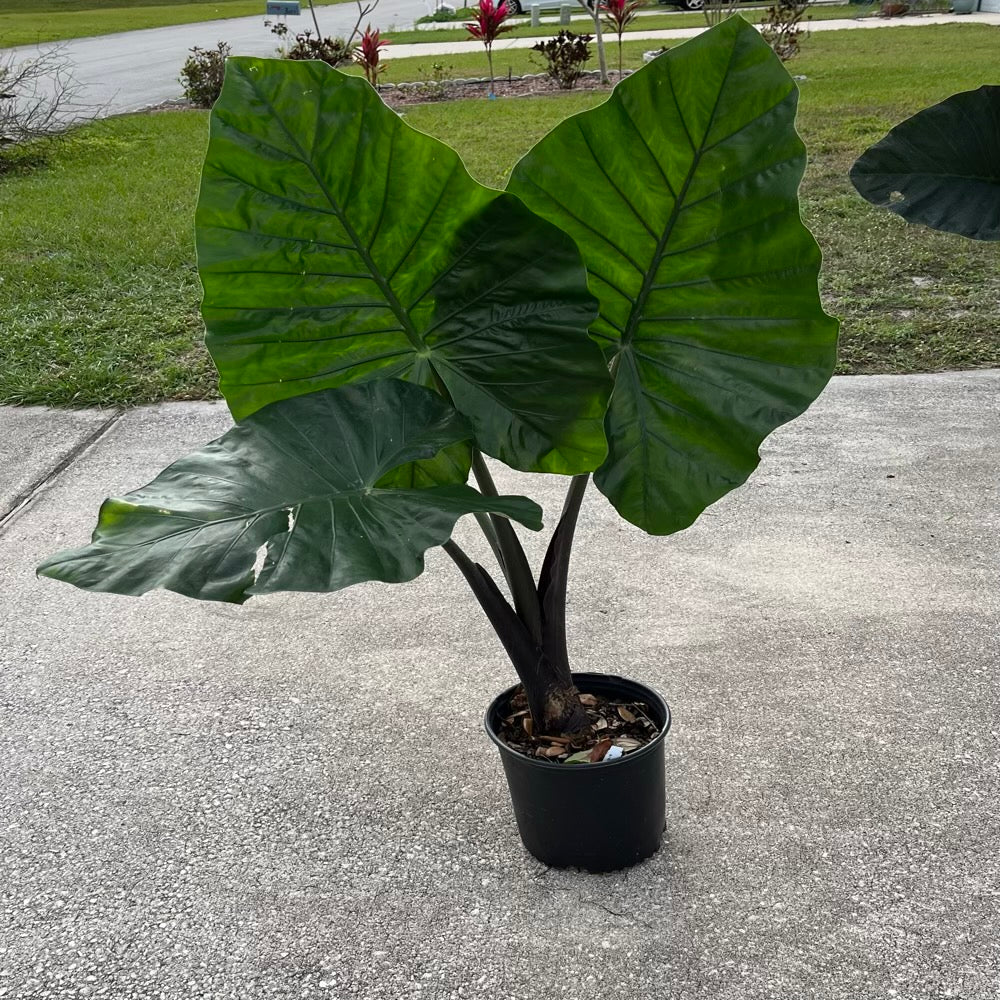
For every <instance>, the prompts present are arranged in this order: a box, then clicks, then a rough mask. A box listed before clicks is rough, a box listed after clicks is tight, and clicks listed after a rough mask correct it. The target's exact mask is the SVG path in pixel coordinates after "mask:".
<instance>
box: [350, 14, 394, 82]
mask: <svg viewBox="0 0 1000 1000" xmlns="http://www.w3.org/2000/svg"><path fill="white" fill-rule="evenodd" d="M388 44H389V39H387V38H380V37H379V32H378V29H376V30H375V31H372V26H371V25H370V24H369V25H368V27H367V28H365V33H364V34H363V35H362V36H361V44H360V46H359V47H358V48H356V49H355V50H354V61H355V62H356V63H357V64H358V65H359V66H360V67H361V68H362V69H363V70H364V71H365V79H366V80H367V81H368V82H369V83H370V84H371V85H372V86H373V87H374V86H375V85H376V83H377V82H378V75H379V73H381V72H383V71H384V70H385V63H384V62H382V61H381V54H380V50H381V49H384V48H385V47H386V46H387V45H388Z"/></svg>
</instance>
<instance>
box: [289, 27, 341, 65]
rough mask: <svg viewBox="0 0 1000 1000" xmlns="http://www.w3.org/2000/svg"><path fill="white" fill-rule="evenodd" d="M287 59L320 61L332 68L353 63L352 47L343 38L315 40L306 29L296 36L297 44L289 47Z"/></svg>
mask: <svg viewBox="0 0 1000 1000" xmlns="http://www.w3.org/2000/svg"><path fill="white" fill-rule="evenodd" d="M285 58H286V59H319V60H321V61H322V62H325V63H327V64H328V65H330V66H340V65H341V64H342V63H346V62H350V61H351V46H350V45H348V44H347V42H345V41H344V39H343V38H313V36H312V32H311V31H309V30H308V29H306V30H305V31H303V32H302V34H300V35H296V36H295V43H294V44H293V45H290V46H289V47H288V51H287V52H286V53H285Z"/></svg>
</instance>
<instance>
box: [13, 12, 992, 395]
mask: <svg viewBox="0 0 1000 1000" xmlns="http://www.w3.org/2000/svg"><path fill="white" fill-rule="evenodd" d="M643 47H644V46H643V45H641V44H637V43H634V44H632V45H630V46H628V47H627V55H628V58H629V59H630V60H633V61H635V60H637V59H638V58H640V56H639V53H641V50H642V48H643ZM995 47H996V29H993V28H989V27H981V26H966V25H961V26H941V27H926V28H896V29H893V30H891V31H886V32H849V33H848V32H843V33H831V34H825V35H816V36H814V37H813V38H811V39H810V40H809V41H808V43H807V47H806V50H805V54H804V55H802V56H801V57H800V58H799V59H798V60H796V61H795V62H794V63H793V64H791V68H792V71H793V72H794V73H796V74H798V75H804V76H806V78H807V79H805V80H804V81H802V82H801V84H800V87H801V90H802V101H801V114H800V129H801V131H802V133H803V136H804V138H805V140H806V143H807V145H808V147H809V149H810V156H811V159H810V165H809V168H808V171H807V174H806V179H805V182H804V184H803V192H802V194H803V213H804V216H805V218H806V220H807V222H808V223H809V224H810V226H811V227H812V229H813V231H814V232H815V234H816V237H817V239H818V240H819V243H820V245H821V246H822V247H823V250H824V254H825V266H824V273H823V277H822V287H823V292H824V297H825V300H826V303H827V308H828V310H829V311H831V312H833V313H836V314H838V315H840V316H841V317H843V320H844V326H843V341H842V350H841V364H840V369H839V370H840V371H841V372H912V371H933V370H940V369H954V368H972V367H986V366H998V365H1000V324H998V322H997V316H996V312H997V302H998V301H1000V268H998V266H997V256H996V246H995V245H993V244H987V243H973V242H971V241H968V240H963V239H961V238H960V237H957V236H948V235H945V234H941V233H935V232H932V231H930V230H925V229H923V228H920V227H915V226H908V225H906V224H905V223H903V222H902V221H901V220H900V219H897V218H896V217H895V216H894V215H892V214H891V213H888V212H885V211H880V210H877V209H874V208H872V207H871V206H869V205H867V204H866V203H865V202H863V201H862V200H861V199H860V198H859V197H858V196H857V195H856V194H854V192H853V190H852V189H851V187H850V185H849V183H848V180H847V169H848V167H849V166H850V164H851V162H852V161H853V159H854V158H855V157H856V156H857V154H858V153H860V152H861V151H862V150H863V149H864V148H865V147H866V146H867V145H868V144H870V143H871V142H872V141H874V140H876V139H878V138H879V137H881V135H882V134H883V133H884V132H885V131H886V130H887V129H888V128H889V127H890V126H891V125H892V124H894V123H895V122H897V121H898V120H899V119H900V118H902V117H904V116H905V115H907V114H910V113H912V112H914V111H916V110H918V109H919V108H920V107H923V106H925V105H927V104H931V103H933V102H935V101H938V100H940V99H942V98H944V97H946V96H947V95H949V94H951V93H954V92H956V91H959V90H963V89H970V88H972V87H976V86H979V85H980V83H981V82H982V80H983V78H984V76H985V75H986V74H988V73H989V70H990V68H991V67H992V66H993V65H994V64H995ZM524 55H528V53H524ZM480 62H484V60H483V59H480ZM873 65H878V67H879V71H878V76H877V79H874V78H873V75H872V70H871V67H872V66H873ZM498 68H499V67H498ZM412 69H413V67H411V68H410V71H409V73H408V75H409V76H410V78H413V72H412ZM480 71H481V70H480ZM504 72H506V70H505V69H504ZM602 99H604V95H603V94H600V93H594V92H590V93H568V94H565V95H559V96H554V97H544V98H532V99H527V98H516V99H510V100H504V99H500V100H498V101H490V102H487V101H485V100H467V101H456V102H449V103H437V104H425V105H419V106H415V107H411V108H408V109H406V112H405V117H406V120H407V121H409V122H410V123H411V124H412V125H414V126H415V127H416V128H419V129H422V130H423V131H426V132H429V133H430V134H432V135H436V136H438V137H440V138H442V139H445V140H446V141H448V142H450V143H451V144H452V145H454V146H455V147H456V148H458V150H459V151H460V152H461V154H462V156H463V157H464V158H465V161H466V163H467V164H468V166H469V169H470V170H471V171H472V173H473V174H474V175H475V176H477V177H478V178H479V179H480V180H482V181H484V182H485V183H488V184H492V185H495V186H501V185H502V184H503V182H504V180H505V178H506V176H507V174H508V173H509V171H510V168H511V167H512V165H513V164H514V162H515V161H516V160H517V158H518V157H519V156H520V155H521V154H522V153H523V152H524V151H525V150H527V149H528V148H529V147H530V146H531V144H532V143H533V142H534V141H535V140H536V139H537V138H538V137H540V136H541V135H542V134H544V133H545V132H546V131H547V130H548V129H549V128H551V127H552V126H553V125H555V124H556V123H557V122H558V121H560V120H561V119H562V118H564V117H566V116H567V115H569V114H572V113H574V112H577V111H581V110H583V109H585V108H587V107H590V106H592V105H593V104H595V103H596V102H598V101H600V100H602ZM205 143H206V115H205V113H203V112H182V113H160V114H152V115H142V116H130V117H126V118H119V119H115V120H111V121H106V122H100V123H97V124H94V125H92V126H89V127H87V128H85V129H81V130H80V131H78V132H77V133H76V134H75V135H74V136H73V137H72V138H71V139H69V140H67V141H65V142H64V143H62V144H59V145H56V146H55V147H53V149H52V151H51V153H50V156H49V161H48V165H47V166H43V167H31V166H30V165H29V164H25V166H24V167H23V169H21V170H15V171H14V172H13V173H9V174H7V175H6V176H0V218H2V219H3V220H4V225H3V226H2V227H0V275H2V281H0V316H2V317H3V332H4V336H3V338H2V339H0V402H2V403H52V404H71V405H83V404H95V403H103V404H110V403H121V404H128V403H138V402H145V401H151V400H156V399H163V398H201V397H205V396H209V395H213V394H214V392H215V388H214V376H213V374H212V369H211V366H210V364H209V363H208V360H207V357H206V355H205V353H204V350H203V348H202V346H201V344H200V335H201V324H200V320H199V318H198V313H197V302H198V294H199V292H198V282H197V276H196V273H195V270H194V263H193V260H194V251H193V231H192V226H193V209H194V202H195V198H196V193H197V183H198V172H199V169H200V160H201V157H202V155H203V151H204V147H205Z"/></svg>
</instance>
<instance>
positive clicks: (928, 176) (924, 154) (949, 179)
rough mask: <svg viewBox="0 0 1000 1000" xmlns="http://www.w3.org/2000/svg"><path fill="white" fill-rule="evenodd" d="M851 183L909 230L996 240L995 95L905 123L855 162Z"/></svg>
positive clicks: (972, 95)
mask: <svg viewBox="0 0 1000 1000" xmlns="http://www.w3.org/2000/svg"><path fill="white" fill-rule="evenodd" d="M851 183H853V184H854V186H855V187H856V188H857V189H858V191H859V192H860V194H861V195H862V197H864V198H867V199H868V201H870V202H871V203H872V204H873V205H879V206H881V207H883V208H888V209H889V210H890V211H893V212H895V213H896V214H897V215H901V216H902V217H903V218H904V219H906V221H907V222H919V223H922V224H923V225H925V226H930V227H931V228H932V229H942V230H944V231H945V232H947V233H957V234H958V235H959V236H968V237H969V238H970V239H973V240H1000V87H980V88H979V90H970V91H966V92H965V93H962V94H955V95H954V96H953V97H949V98H948V99H947V100H945V101H942V102H941V103H940V104H935V105H934V107H932V108H926V109H925V110H923V111H918V112H917V113H916V114H915V115H914V116H913V117H912V118H907V119H906V121H904V122H901V123H900V124H899V125H897V126H896V127H895V128H894V129H893V130H892V131H891V132H890V133H889V134H888V135H887V136H886V137H885V138H884V139H883V140H882V141H881V142H877V143H876V144H875V145H874V146H872V147H871V148H870V149H868V150H866V151H865V152H864V153H863V154H862V155H861V156H860V157H859V159H858V161H857V162H856V163H855V164H854V166H853V167H851Z"/></svg>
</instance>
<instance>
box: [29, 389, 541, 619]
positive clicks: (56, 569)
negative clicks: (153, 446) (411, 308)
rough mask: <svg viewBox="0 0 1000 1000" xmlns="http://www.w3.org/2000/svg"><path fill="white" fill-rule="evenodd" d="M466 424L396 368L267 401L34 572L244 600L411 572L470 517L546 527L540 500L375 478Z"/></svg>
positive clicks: (121, 502)
mask: <svg viewBox="0 0 1000 1000" xmlns="http://www.w3.org/2000/svg"><path fill="white" fill-rule="evenodd" d="M468 434H469V426H468V424H467V422H466V421H465V420H464V419H463V418H462V417H461V416H459V415H458V414H457V413H455V411H454V410H453V409H452V408H451V407H449V406H448V405H447V404H446V403H444V402H443V401H442V400H441V399H440V397H438V396H437V395H436V394H434V393H432V392H430V391H429V390H427V389H423V388H421V387H419V386H414V385H408V384H407V383H405V382H400V381H398V380H395V379H385V380H378V381H372V382H368V383H365V384H364V385H360V386H347V387H344V388H340V389H327V390H323V391H320V392H316V393H313V394H311V395H307V396H299V397H296V398H294V399H290V400H283V401H280V402H277V403H272V404H270V405H268V406H266V407H264V408H263V409H261V410H259V411H258V412H257V413H255V414H253V415H252V416H250V417H247V418H246V419H245V420H244V421H243V422H242V423H240V424H238V425H237V426H236V427H234V428H233V429H232V430H231V431H229V432H228V433H227V434H225V435H223V436H222V437H221V438H219V439H218V440H216V441H213V442H212V443H211V444H209V445H207V446H206V447H204V448H202V449H201V451H197V452H195V453H194V454H192V455H188V456H187V457H186V458H183V459H181V460H180V461H179V462H175V463H174V464H173V465H171V466H170V467H169V468H167V469H165V470H164V471H163V472H161V473H160V475H159V476H157V477H156V479H154V480H153V482H151V483H150V484H149V485H148V486H145V487H143V488H142V489H140V490H137V491H135V492H134V493H129V494H128V495H127V496H125V497H123V498H121V499H110V500H107V501H105V503H104V505H103V506H102V507H101V513H100V519H99V522H98V526H97V530H96V531H95V533H94V537H93V541H92V542H91V544H90V545H88V546H87V547H86V548H82V549H74V550H71V551H68V552H61V553H58V554H57V555H55V556H53V557H51V558H50V559H48V560H47V561H46V562H45V563H43V564H42V565H41V566H40V567H39V570H38V572H39V573H40V574H42V575H43V576H51V577H54V578H55V579H58V580H64V581H66V582H67V583H72V584H75V585H76V586H78V587H83V588H86V589H88V590H100V591H112V592H114V593H119V594H143V593H145V592H146V591H148V590H153V589H154V588H157V587H162V588H164V589H166V590H173V591H176V592H177V593H179V594H185V595H187V596H189V597H197V598H201V599H203V600H213V601H232V602H235V603H242V602H243V601H245V600H246V599H247V598H248V597H249V596H251V595H252V594H267V593H271V592H273V591H279V590H309V591H332V590H340V589H341V588H343V587H348V586H350V585H351V584H354V583H360V582H362V581H364V580H382V581H386V582H389V583H400V582H403V581H406V580H412V579H413V578H414V577H416V576H418V575H419V574H420V573H421V572H422V570H423V566H424V561H423V553H424V552H425V551H426V550H427V549H428V548H431V547H432V546H435V545H441V544H443V543H444V542H446V541H447V540H448V538H449V537H450V535H451V531H452V528H453V527H454V524H455V521H456V520H457V519H458V518H459V517H461V516H462V515H463V514H468V513H474V512H490V513H494V514H501V515H503V516H505V517H512V518H515V519H517V520H518V521H520V522H521V523H522V524H524V525H526V526H527V527H529V528H533V529H537V528H540V527H541V510H540V508H539V507H538V505H537V504H535V503H533V502H532V501H530V500H527V499H525V498H524V497H494V498H488V497H483V496H482V495H481V494H479V493H477V492H476V491H475V490H473V489H471V488H469V487H468V486H465V485H460V484H457V485H452V486H435V487H431V488H428V489H386V488H383V487H380V486H379V485H378V483H379V481H380V480H381V479H382V478H383V477H384V476H385V474H386V473H387V472H389V471H390V470H391V469H394V468H396V467H398V466H400V465H403V464H404V463H412V462H414V461H416V460H418V459H422V458H429V457H430V456H433V455H435V454H436V453H437V452H438V451H440V450H441V449H442V448H444V447H446V446H447V445H451V444H453V443H454V442H456V441H458V440H461V439H462V438H464V437H467V436H468ZM255 563H256V564H257V566H258V570H257V571H255V569H254V567H255Z"/></svg>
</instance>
